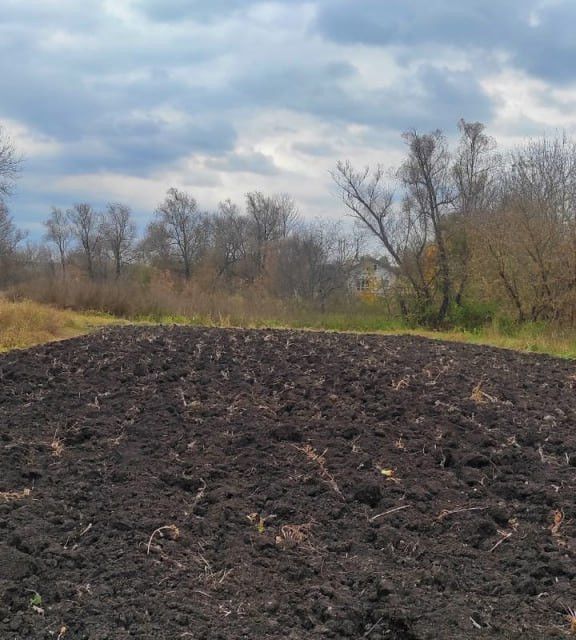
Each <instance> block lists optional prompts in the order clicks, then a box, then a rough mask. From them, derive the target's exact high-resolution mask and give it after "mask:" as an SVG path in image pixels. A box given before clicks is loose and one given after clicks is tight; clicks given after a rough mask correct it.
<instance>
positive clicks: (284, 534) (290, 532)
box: [276, 522, 314, 545]
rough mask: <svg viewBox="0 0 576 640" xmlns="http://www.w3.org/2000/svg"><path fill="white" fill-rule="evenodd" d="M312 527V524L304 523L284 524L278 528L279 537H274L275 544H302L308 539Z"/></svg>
mask: <svg viewBox="0 0 576 640" xmlns="http://www.w3.org/2000/svg"><path fill="white" fill-rule="evenodd" d="M313 526H314V523H313V522H306V523H304V524H285V525H284V526H282V527H281V528H280V535H278V536H276V544H278V545H281V544H285V543H286V542H293V543H294V544H302V543H303V542H306V541H307V540H308V539H309V538H310V530H311V529H312V527H313Z"/></svg>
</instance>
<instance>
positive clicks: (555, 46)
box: [316, 0, 576, 82]
mask: <svg viewBox="0 0 576 640" xmlns="http://www.w3.org/2000/svg"><path fill="white" fill-rule="evenodd" d="M531 16H536V17H537V22H531ZM575 22H576V3H574V2H572V1H571V0H560V2H558V3H556V4H550V5H544V4H542V3H540V2H538V1H537V0H507V1H506V2H502V1H501V0H467V1H466V2H460V1H458V0H430V1H428V2H422V1H421V0H388V1H387V2H385V3H384V2H381V1H380V0H356V1H355V3H354V8H353V9H351V7H350V3H349V2H348V1H347V0H323V2H322V3H321V4H320V9H319V12H318V17H317V22H316V28H317V29H318V30H319V32H320V33H322V34H323V35H324V36H325V37H327V38H328V39H330V40H333V41H334V42H338V43H342V44H367V45H373V46H382V47H392V46H393V47H400V48H403V49H404V53H405V54H406V53H408V56H409V57H410V58H411V59H418V58H422V57H423V56H424V55H425V54H424V52H423V47H425V46H426V45H430V44H432V45H435V46H452V47H455V48H459V49H461V50H462V51H463V55H466V53H470V52H471V51H476V52H478V51H480V52H488V53H489V54H490V53H492V52H495V51H506V52H508V54H509V55H510V56H511V58H512V60H513V63H514V65H515V66H517V67H518V68H521V69H524V70H526V71H527V72H529V73H531V74H533V75H536V76H539V77H541V78H544V79H546V80H550V81H553V82H569V81H573V80H574V79H575V78H576V64H575V63H576V40H575V39H574V37H573V25H574V24H575ZM476 59H477V60H478V59H479V58H476Z"/></svg>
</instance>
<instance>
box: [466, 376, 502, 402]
mask: <svg viewBox="0 0 576 640" xmlns="http://www.w3.org/2000/svg"><path fill="white" fill-rule="evenodd" d="M483 384H484V381H483V380H480V382H479V383H478V384H477V385H476V386H475V387H474V388H473V389H472V393H471V395H470V399H471V400H474V402H476V403H477V404H483V403H485V402H498V398H496V397H495V396H491V395H490V394H488V393H486V392H485V391H483V390H482V385H483Z"/></svg>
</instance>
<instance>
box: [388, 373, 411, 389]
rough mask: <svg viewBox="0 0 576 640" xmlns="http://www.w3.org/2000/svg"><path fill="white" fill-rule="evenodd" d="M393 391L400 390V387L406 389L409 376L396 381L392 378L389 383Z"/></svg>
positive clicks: (408, 384) (408, 383)
mask: <svg viewBox="0 0 576 640" xmlns="http://www.w3.org/2000/svg"><path fill="white" fill-rule="evenodd" d="M390 386H391V387H392V389H394V391H400V390H401V389H407V388H408V387H409V386H410V378H409V377H408V376H406V377H405V378H401V379H400V380H398V381H395V380H392V384H391V385H390Z"/></svg>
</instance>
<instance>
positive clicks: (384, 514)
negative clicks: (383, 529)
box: [370, 504, 412, 522]
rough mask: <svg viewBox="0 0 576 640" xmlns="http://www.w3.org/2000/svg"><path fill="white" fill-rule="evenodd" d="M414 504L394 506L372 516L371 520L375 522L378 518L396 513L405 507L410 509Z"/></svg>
mask: <svg viewBox="0 0 576 640" xmlns="http://www.w3.org/2000/svg"><path fill="white" fill-rule="evenodd" d="M411 506H412V505H410V504H404V505H402V506H401V507H394V508H393V509H388V511H384V512H383V513H379V514H378V515H375V516H372V517H371V518H370V522H374V520H376V519H377V518H382V517H383V516H387V515H389V514H390V513H396V511H402V510H403V509H409V508H410V507H411Z"/></svg>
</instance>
